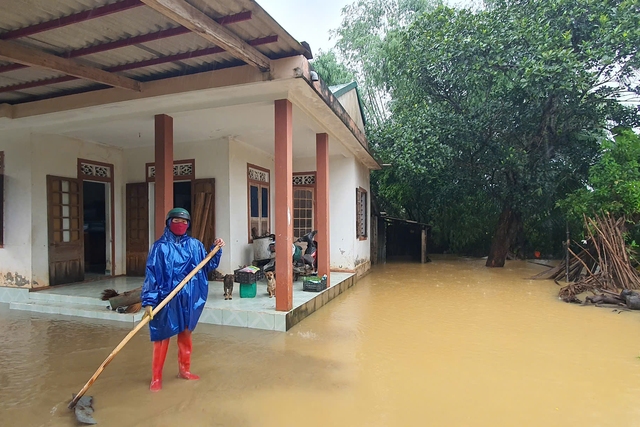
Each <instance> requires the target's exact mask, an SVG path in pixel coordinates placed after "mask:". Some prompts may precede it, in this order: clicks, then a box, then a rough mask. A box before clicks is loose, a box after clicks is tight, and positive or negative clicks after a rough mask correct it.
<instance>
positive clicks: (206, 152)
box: [122, 138, 246, 273]
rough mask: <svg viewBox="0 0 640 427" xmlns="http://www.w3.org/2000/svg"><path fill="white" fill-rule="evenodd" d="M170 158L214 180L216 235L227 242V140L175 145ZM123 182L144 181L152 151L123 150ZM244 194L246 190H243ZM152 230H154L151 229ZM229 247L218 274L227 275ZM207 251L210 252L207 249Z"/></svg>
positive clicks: (151, 203) (151, 204)
mask: <svg viewBox="0 0 640 427" xmlns="http://www.w3.org/2000/svg"><path fill="white" fill-rule="evenodd" d="M173 157H174V159H175V160H187V159H195V175H196V179H203V178H215V180H216V190H215V191H216V193H215V206H216V208H215V215H216V225H215V226H216V235H217V236H218V237H221V238H222V239H224V240H225V242H229V241H230V234H231V232H230V226H229V224H230V212H229V186H230V184H229V162H228V159H229V140H228V139H227V138H223V139H216V140H208V141H196V142H187V143H176V144H174V146H173ZM125 159H126V160H125V168H126V173H125V181H126V183H137V182H145V181H146V176H145V174H146V171H145V165H146V164H147V163H153V162H154V161H155V153H154V147H137V148H129V149H126V150H125ZM153 188H154V184H153V183H151V184H150V190H151V191H149V212H150V217H151V219H153V218H154V203H155V202H154V193H153ZM245 191H246V190H245ZM125 197H126V194H124V193H123V198H122V215H123V217H124V215H125V213H126V206H125V202H126V201H125ZM150 229H151V230H153V226H151V227H150ZM150 236H152V237H151V238H150V242H149V244H150V245H151V244H152V243H153V240H154V239H153V233H150ZM230 248H231V246H227V247H225V248H224V249H223V254H224V256H223V257H222V260H221V263H220V267H219V270H220V271H221V272H223V273H225V272H228V271H229V268H230V266H231V265H232V264H231V261H232V260H231V258H230V257H229V256H228V253H229V249H230ZM207 249H209V248H207Z"/></svg>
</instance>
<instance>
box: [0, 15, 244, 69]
mask: <svg viewBox="0 0 640 427" xmlns="http://www.w3.org/2000/svg"><path fill="white" fill-rule="evenodd" d="M250 19H251V11H247V12H240V13H236V14H234V15H228V16H223V17H222V18H217V19H216V22H218V23H219V24H222V25H229V24H235V23H237V22H242V21H248V20H250ZM190 32H191V30H189V29H188V28H184V27H176V28H169V29H167V30H160V31H156V32H154V33H148V34H141V35H139V36H133V37H128V38H124V39H120V40H116V41H113V42H108V43H102V44H97V45H94V46H89V47H83V48H80V49H76V50H72V51H69V52H66V53H64V54H62V55H60V56H61V57H63V58H77V57H79V56H85V55H93V54H95V53H100V52H106V51H109V50H113V49H119V48H122V47H128V46H133V45H136V44H142V43H147V42H151V41H156V40H162V39H164V38H167V37H174V36H180V35H183V34H188V33H190ZM0 38H2V36H1V35H0ZM21 68H26V65H22V64H11V65H3V66H0V73H7V72H9V71H14V70H19V69H21Z"/></svg>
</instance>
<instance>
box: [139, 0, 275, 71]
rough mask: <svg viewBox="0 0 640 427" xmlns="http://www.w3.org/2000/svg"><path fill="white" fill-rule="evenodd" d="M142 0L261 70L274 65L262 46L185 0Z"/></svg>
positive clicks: (267, 69) (266, 69)
mask: <svg viewBox="0 0 640 427" xmlns="http://www.w3.org/2000/svg"><path fill="white" fill-rule="evenodd" d="M142 2H143V3H144V4H146V5H147V6H149V7H150V8H152V9H154V10H156V11H157V12H160V13H161V14H163V15H164V16H166V17H167V18H169V19H172V20H174V21H175V22H177V23H178V24H180V25H182V26H183V27H186V28H188V29H190V30H191V31H193V32H194V33H196V34H198V35H199V36H201V37H203V38H204V39H206V40H208V41H209V42H211V43H214V44H216V45H218V46H220V47H222V48H223V49H225V50H226V51H227V52H228V53H229V54H231V55H232V56H233V57H235V58H237V59H239V60H241V61H244V62H246V63H247V64H249V65H252V66H254V67H256V68H258V69H260V71H269V69H270V68H271V60H270V59H269V58H267V57H266V56H265V55H263V54H262V53H261V52H260V51H259V50H258V49H256V48H254V47H252V46H250V45H249V44H248V43H247V42H245V41H244V40H242V39H241V38H240V37H238V36H237V35H235V34H234V33H232V32H231V31H229V30H227V29H226V28H224V27H223V26H222V25H220V24H218V23H217V22H215V21H214V20H213V19H211V18H210V17H208V16H207V15H205V14H204V13H203V12H201V11H200V10H198V9H196V8H195V7H193V6H191V5H190V4H189V3H187V2H185V1H184V0H142Z"/></svg>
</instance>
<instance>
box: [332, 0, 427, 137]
mask: <svg viewBox="0 0 640 427" xmlns="http://www.w3.org/2000/svg"><path fill="white" fill-rule="evenodd" d="M439 2H440V0H356V1H354V2H353V3H352V4H350V5H347V6H345V7H344V8H343V9H342V16H343V20H342V23H341V25H340V27H339V28H338V29H337V30H336V31H334V32H333V35H334V37H337V43H336V48H337V49H338V52H339V53H340V56H341V58H342V59H343V60H344V63H345V65H346V66H347V67H348V68H349V69H350V70H351V71H353V72H354V73H355V75H356V76H357V77H358V86H359V87H360V89H361V91H362V96H363V98H364V100H365V103H364V111H365V115H366V119H367V121H368V122H369V123H373V124H374V125H375V126H380V125H382V122H383V121H384V119H385V118H386V117H387V116H388V113H387V107H386V102H387V100H388V96H387V95H388V94H387V93H386V91H385V76H384V74H383V72H382V66H383V64H384V63H385V62H386V61H387V60H388V58H387V57H386V53H385V44H386V35H387V34H388V33H389V32H391V31H394V30H397V29H399V28H403V27H405V26H407V25H408V24H410V23H411V22H412V21H413V19H414V18H415V17H416V16H418V15H419V14H421V13H422V12H424V11H426V10H431V9H433V7H434V6H433V5H435V4H437V3H439Z"/></svg>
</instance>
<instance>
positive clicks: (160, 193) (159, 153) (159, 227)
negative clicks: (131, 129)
mask: <svg viewBox="0 0 640 427" xmlns="http://www.w3.org/2000/svg"><path fill="white" fill-rule="evenodd" d="M155 121H156V125H155V141H156V144H155V148H156V150H155V167H156V178H155V182H156V187H155V232H156V239H158V238H159V237H160V236H162V233H163V232H164V227H165V221H164V220H165V217H166V215H167V212H169V210H171V209H172V208H173V118H172V117H170V116H167V115H166V114H158V115H156V116H155Z"/></svg>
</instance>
